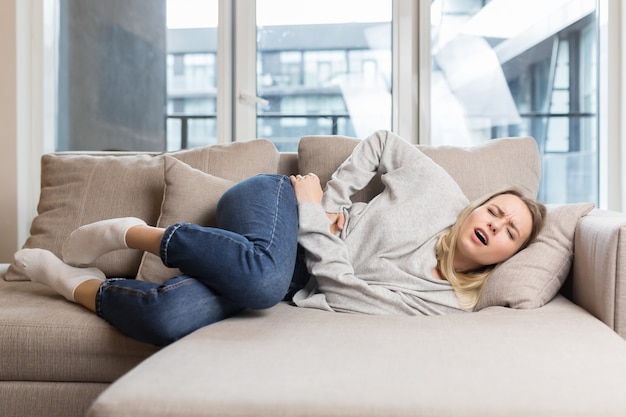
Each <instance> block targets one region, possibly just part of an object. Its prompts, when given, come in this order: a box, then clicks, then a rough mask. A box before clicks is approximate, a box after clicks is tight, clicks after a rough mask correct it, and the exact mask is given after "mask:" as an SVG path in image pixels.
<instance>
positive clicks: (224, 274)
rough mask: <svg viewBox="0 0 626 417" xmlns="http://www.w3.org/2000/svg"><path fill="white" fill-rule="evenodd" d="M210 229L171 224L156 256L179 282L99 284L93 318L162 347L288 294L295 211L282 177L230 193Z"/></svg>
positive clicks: (257, 181)
mask: <svg viewBox="0 0 626 417" xmlns="http://www.w3.org/2000/svg"><path fill="white" fill-rule="evenodd" d="M216 220H217V228H212V227H201V226H198V225H194V224H189V223H177V224H174V225H172V226H170V227H168V228H167V229H166V230H165V233H164V235H163V238H162V239H161V245H160V256H161V260H162V261H163V263H164V264H165V265H166V266H168V267H173V268H178V269H180V271H181V272H182V275H180V276H177V277H175V278H171V279H169V280H167V281H166V282H165V283H163V284H162V285H159V284H155V283H151V282H147V281H137V280H134V279H110V280H107V281H105V282H104V283H103V284H102V285H101V286H100V290H99V292H98V294H97V296H96V310H97V314H98V315H99V316H100V317H102V318H104V319H105V320H107V321H108V322H109V323H111V324H112V325H113V326H115V327H116V328H118V329H119V330H120V331H122V332H123V333H125V334H127V335H129V336H131V337H133V338H135V339H138V340H141V341H144V342H148V343H152V344H156V345H165V344H168V343H171V342H173V341H175V340H177V339H179V338H181V337H183V336H185V335H186V334H189V333H191V332H192V331H194V330H196V329H198V328H200V327H202V326H206V325H208V324H211V323H215V322H217V321H219V320H223V319H225V318H227V317H230V316H232V315H233V314H235V313H237V312H239V311H241V310H243V309H248V308H250V309H264V308H269V307H271V306H273V305H275V304H277V303H278V302H280V301H281V300H283V298H284V297H285V295H286V294H287V292H288V291H289V290H290V284H291V281H292V276H293V274H294V267H295V264H296V254H297V249H298V244H297V237H298V206H297V202H296V197H295V193H294V191H293V187H292V185H291V182H290V180H289V178H288V177H286V176H282V175H258V176H255V177H252V178H249V179H247V180H244V181H242V182H240V183H238V184H236V185H234V186H233V187H232V188H230V189H229V190H228V191H226V193H225V194H224V195H223V196H222V198H221V199H220V201H219V203H218V205H217V213H216Z"/></svg>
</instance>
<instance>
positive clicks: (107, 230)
mask: <svg viewBox="0 0 626 417" xmlns="http://www.w3.org/2000/svg"><path fill="white" fill-rule="evenodd" d="M145 224H146V222H144V221H143V220H141V219H138V218H136V217H122V218H119V219H110V220H102V221H99V222H95V223H91V224H86V225H84V226H81V227H79V228H78V229H76V230H74V231H73V232H72V234H71V235H70V236H69V237H68V238H67V240H66V241H65V243H64V244H63V249H62V254H63V261H64V262H66V263H68V264H70V265H76V266H81V265H88V264H90V263H91V262H93V261H94V260H95V259H97V258H99V257H100V256H102V255H104V254H105V253H107V252H111V251H114V250H117V249H126V248H127V247H128V246H126V232H127V231H128V229H130V228H131V227H133V226H138V225H145Z"/></svg>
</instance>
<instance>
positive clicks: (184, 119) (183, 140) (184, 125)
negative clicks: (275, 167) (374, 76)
mask: <svg viewBox="0 0 626 417" xmlns="http://www.w3.org/2000/svg"><path fill="white" fill-rule="evenodd" d="M216 118H217V115H215V114H194V115H191V114H168V115H167V119H168V120H179V121H180V147H181V149H186V148H188V147H189V139H190V138H189V121H190V120H215V119H216ZM276 119H306V120H319V119H326V120H330V122H331V123H330V126H329V127H330V129H329V131H326V132H322V131H320V128H321V127H322V126H321V125H319V124H318V125H317V132H307V133H309V134H329V135H337V134H339V121H340V120H345V121H346V123H347V122H348V121H349V120H350V115H349V114H347V113H328V114H282V113H262V114H259V115H257V120H261V121H263V120H276ZM268 139H271V138H268Z"/></svg>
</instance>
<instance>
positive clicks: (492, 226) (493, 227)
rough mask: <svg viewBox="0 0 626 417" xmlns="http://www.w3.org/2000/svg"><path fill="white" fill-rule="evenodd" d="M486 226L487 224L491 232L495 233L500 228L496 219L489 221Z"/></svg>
mask: <svg viewBox="0 0 626 417" xmlns="http://www.w3.org/2000/svg"><path fill="white" fill-rule="evenodd" d="M487 226H489V229H490V230H491V231H492V232H493V233H497V232H498V230H500V226H501V225H500V222H498V221H492V222H491V223H489V224H488V225H487Z"/></svg>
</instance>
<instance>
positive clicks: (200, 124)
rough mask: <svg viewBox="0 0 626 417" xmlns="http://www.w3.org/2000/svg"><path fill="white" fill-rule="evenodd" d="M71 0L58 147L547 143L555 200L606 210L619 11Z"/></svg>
mask: <svg viewBox="0 0 626 417" xmlns="http://www.w3.org/2000/svg"><path fill="white" fill-rule="evenodd" d="M55 1H58V4H59V6H60V7H59V16H60V25H59V31H58V33H59V39H58V45H59V48H58V50H59V71H58V72H59V73H58V94H57V96H56V100H57V103H58V106H57V109H58V112H57V113H58V120H57V141H56V143H57V150H104V149H119V150H150V151H161V150H174V149H180V148H187V147H195V146H203V145H209V144H213V143H217V142H221V143H223V142H229V141H236V140H249V139H253V138H256V137H262V138H267V139H270V140H272V141H273V142H274V143H275V144H276V146H277V147H278V149H279V150H281V151H294V150H296V147H297V142H298V139H299V138H300V137H301V136H304V135H316V134H339V135H348V136H355V137H365V136H366V135H368V134H369V133H371V132H372V131H374V130H377V129H390V130H394V131H396V132H397V133H399V134H400V135H401V136H404V137H405V138H406V139H407V140H409V141H411V142H415V143H418V142H421V143H427V144H432V145H461V146H473V145H478V144H480V143H484V142H486V141H488V140H491V139H493V138H498V137H504V136H533V137H534V138H535V139H536V141H537V145H538V148H539V151H540V152H541V157H542V168H543V169H542V186H541V190H540V195H539V197H540V199H541V200H543V201H545V202H555V203H563V202H574V201H594V202H598V201H599V200H600V198H599V194H600V191H599V185H598V182H599V180H598V178H599V176H600V171H599V170H600V168H601V167H600V166H599V163H598V160H599V137H598V130H599V129H598V125H599V112H598V107H599V103H600V100H599V99H598V89H599V87H598V84H599V82H598V80H599V79H600V78H599V74H598V73H599V71H600V68H601V61H600V60H599V59H598V51H599V50H600V49H601V48H599V41H598V17H597V16H598V15H599V13H598V11H597V10H596V9H597V4H603V3H605V2H603V1H600V2H598V1H597V0H541V1H540V0H491V1H485V0H434V1H431V0H420V1H419V2H417V1H415V0H372V1H369V2H362V1H361V0H332V1H329V0H325V1H321V0H320V1H317V2H300V1H293V0H136V1H133V2H123V3H124V6H123V7H117V4H118V3H117V2H115V7H113V4H114V3H113V2H104V1H100V0H55ZM120 4H121V3H120ZM418 5H419V6H418ZM138 16H141V18H140V19H138V18H137V17H138ZM417 45H420V46H421V47H420V48H418V47H417ZM424 63H426V64H424ZM425 80H426V81H425ZM418 132H421V133H422V134H423V136H422V137H419V135H418ZM603 175H606V173H604V174H603Z"/></svg>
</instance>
